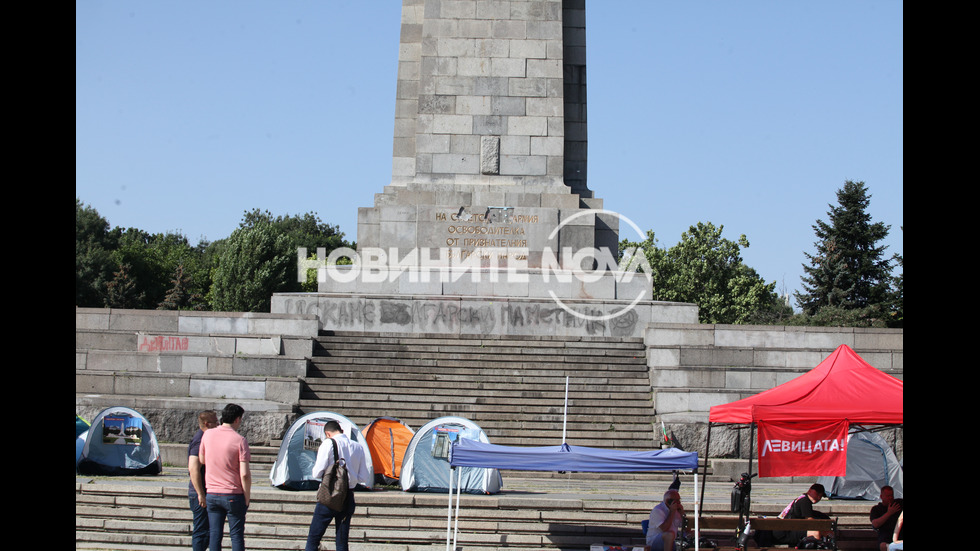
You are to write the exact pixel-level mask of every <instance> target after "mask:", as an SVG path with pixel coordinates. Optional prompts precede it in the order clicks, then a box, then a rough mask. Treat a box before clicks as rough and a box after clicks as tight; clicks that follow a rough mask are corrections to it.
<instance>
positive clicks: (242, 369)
mask: <svg viewBox="0 0 980 551" xmlns="http://www.w3.org/2000/svg"><path fill="white" fill-rule="evenodd" d="M317 332H318V323H317V319H316V318H315V317H313V316H303V315H286V314H261V313H242V312H184V311H160V310H120V309H103V308H76V309H75V410H76V413H78V414H79V415H81V416H82V417H83V418H86V419H92V418H93V417H95V415H96V414H98V413H99V412H100V411H101V410H102V409H104V408H106V407H109V406H125V407H129V408H132V409H135V410H137V411H139V412H140V413H142V414H143V415H144V416H145V417H146V418H147V420H148V421H149V422H150V424H151V425H152V426H153V427H154V429H155V431H156V434H157V438H158V439H160V440H161V441H181V442H183V441H186V440H187V439H188V438H189V437H190V435H193V432H194V430H195V429H196V417H197V413H198V412H199V411H201V410H205V409H214V410H220V409H222V408H223V407H224V406H225V405H227V404H228V403H237V404H239V405H242V406H243V407H244V408H245V409H246V412H247V413H248V417H249V422H248V424H247V428H246V429H243V433H244V434H246V435H247V436H248V437H249V440H250V441H252V442H269V441H272V440H275V439H277V438H279V437H281V435H282V433H283V432H285V430H286V428H288V426H289V424H290V423H291V422H292V420H293V419H294V417H295V413H294V412H295V408H296V405H297V404H298V402H299V395H300V378H301V377H303V376H305V375H306V369H307V364H308V362H309V358H310V357H311V356H312V355H313V344H314V339H315V338H316V335H317Z"/></svg>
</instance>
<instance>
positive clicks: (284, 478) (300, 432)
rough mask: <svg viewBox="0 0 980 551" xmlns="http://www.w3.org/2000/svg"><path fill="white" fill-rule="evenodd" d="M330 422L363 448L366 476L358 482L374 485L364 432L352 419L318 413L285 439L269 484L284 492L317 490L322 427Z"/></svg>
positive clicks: (360, 475) (294, 426) (307, 417)
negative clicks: (314, 469)
mask: <svg viewBox="0 0 980 551" xmlns="http://www.w3.org/2000/svg"><path fill="white" fill-rule="evenodd" d="M327 421H337V423H339V424H340V428H341V429H343V431H344V434H346V435H347V437H348V438H350V439H351V441H352V442H354V443H356V444H359V445H360V446H361V447H363V448H364V460H365V464H366V466H365V472H361V473H356V476H357V479H358V480H362V481H370V482H368V484H371V483H372V482H373V481H374V465H373V464H372V462H371V452H370V450H368V448H367V444H366V443H365V442H364V437H363V436H362V435H361V431H360V430H359V429H358V428H357V425H355V424H354V423H353V422H351V420H350V419H348V418H346V417H344V416H343V415H340V414H339V413H333V412H330V411H318V412H315V413H309V414H306V415H304V416H302V417H300V418H299V419H297V420H296V421H295V422H293V424H292V425H291V426H290V427H289V430H287V431H286V435H285V436H283V439H282V444H280V445H279V454H278V455H277V456H276V461H275V463H273V464H272V470H271V471H270V472H269V480H270V481H271V482H272V485H273V486H275V487H276V488H281V489H283V490H316V489H317V488H318V487H319V486H320V481H319V480H317V479H315V478H313V476H312V475H313V464H314V463H315V462H316V452H317V450H319V448H320V443H321V442H323V438H324V434H323V425H324V423H326V422H327Z"/></svg>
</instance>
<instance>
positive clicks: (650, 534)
mask: <svg viewBox="0 0 980 551" xmlns="http://www.w3.org/2000/svg"><path fill="white" fill-rule="evenodd" d="M683 525H684V506H683V505H681V494H680V493H678V492H677V490H667V492H666V493H665V494H664V500H663V502H662V503H658V504H657V505H656V507H654V508H653V510H652V511H650V524H649V525H648V526H647V545H648V546H650V549H651V550H652V551H674V543H675V542H676V541H678V540H679V539H682V538H683V534H682V527H683ZM679 536H680V537H679Z"/></svg>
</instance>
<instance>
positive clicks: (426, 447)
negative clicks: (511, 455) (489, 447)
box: [399, 417, 503, 494]
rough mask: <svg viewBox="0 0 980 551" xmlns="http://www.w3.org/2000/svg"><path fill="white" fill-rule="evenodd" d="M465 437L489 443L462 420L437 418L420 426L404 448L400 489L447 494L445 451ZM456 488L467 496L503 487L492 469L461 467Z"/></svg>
mask: <svg viewBox="0 0 980 551" xmlns="http://www.w3.org/2000/svg"><path fill="white" fill-rule="evenodd" d="M460 438H468V439H470V440H476V441H479V442H484V443H488V444H489V443H490V440H489V439H487V435H486V433H484V432H483V429H481V428H480V427H479V426H477V424H476V423H474V422H473V421H470V420H469V419H466V418H464V417H440V418H438V419H434V420H432V421H429V422H428V423H426V424H425V425H423V426H422V428H420V429H419V430H418V431H416V432H415V435H414V436H412V440H411V442H409V443H408V447H407V448H406V449H405V459H404V461H403V462H402V471H401V477H400V478H399V480H400V482H401V486H402V490H404V491H406V492H448V491H449V452H450V448H451V446H452V444H453V442H457V441H459V439H460ZM457 474H458V476H459V477H460V482H459V483H458V484H459V485H458V486H457V487H458V488H461V491H463V492H466V493H470V494H495V493H497V492H499V491H500V488H501V487H502V486H503V480H502V479H501V478H500V473H499V472H498V471H497V470H496V469H485V468H480V467H462V468H461V469H460V471H459V473H457Z"/></svg>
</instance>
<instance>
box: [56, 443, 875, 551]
mask: <svg viewBox="0 0 980 551" xmlns="http://www.w3.org/2000/svg"><path fill="white" fill-rule="evenodd" d="M253 469H254V472H255V479H256V483H255V484H254V486H253V490H252V504H251V506H250V508H249V513H248V519H247V524H246V539H245V541H246V546H247V548H248V549H261V550H264V551H295V550H299V549H302V548H303V545H304V542H305V539H306V532H307V529H308V526H309V521H310V518H311V516H312V511H313V502H314V499H315V497H314V492H312V491H305V492H287V491H282V490H278V489H275V488H272V487H270V486H268V485H263V484H262V482H263V481H264V480H268V478H267V476H268V464H267V463H257V462H253ZM542 474H544V475H545V476H546V477H545V478H536V477H537V476H538V473H535V474H528V473H517V472H512V471H505V472H504V473H503V477H504V486H505V488H504V491H503V492H501V493H500V494H498V495H493V496H477V495H463V496H462V502H461V505H460V508H459V523H458V532H457V534H456V536H455V537H456V538H457V549H464V550H467V551H491V550H497V549H519V550H526V551H536V550H542V551H543V550H548V551H555V550H567V551H585V550H588V549H589V548H590V546H591V545H592V544H595V543H602V542H610V543H616V544H635V545H641V544H642V535H641V530H640V522H641V521H642V520H643V519H645V518H647V517H648V516H649V512H650V508H651V507H652V506H653V505H654V504H655V503H656V501H658V500H659V499H660V497H659V495H658V494H661V493H662V489H663V488H664V487H665V486H666V485H667V484H668V477H667V476H665V475H635V476H626V477H622V476H609V475H593V474H585V473H573V474H566V475H560V476H559V475H555V476H553V477H547V473H542ZM693 490H694V488H693V481H692V478H691V477H690V476H685V477H684V478H683V484H682V490H681V491H682V493H683V494H684V499H685V503H687V507H688V510H689V511H693V504H692V501H693V499H692V498H691V493H692V492H693ZM730 490H731V484H730V483H728V482H724V481H719V480H712V479H710V478H709V482H708V484H707V490H706V496H705V502H704V504H703V507H702V509H703V511H704V514H705V515H709V516H732V513H731V512H730V511H729V502H728V500H729V492H730ZM797 490H799V486H798V485H796V486H787V485H780V484H767V483H757V484H756V487H755V489H754V493H753V496H758V497H757V498H756V497H754V499H753V509H752V512H753V514H759V515H774V514H777V513H778V512H779V510H780V509H782V507H783V506H784V505H785V503H788V502H789V501H790V500H792V499H793V498H794V497H795V495H796V494H797ZM356 499H357V503H358V506H357V512H356V513H355V516H354V520H353V522H352V529H351V546H352V548H354V549H358V550H361V551H389V550H390V551H432V550H441V549H446V535H447V525H448V514H449V510H448V497H447V496H446V494H414V493H406V492H402V491H400V490H395V489H390V488H382V489H377V490H374V491H360V492H358V493H357V495H356ZM871 505H872V504H871V503H868V502H853V501H824V502H821V504H820V505H819V506H818V508H819V509H820V510H822V511H825V512H828V513H830V514H831V515H832V516H834V517H836V518H838V519H839V522H840V525H841V548H842V549H868V550H869V551H870V550H871V549H873V548H874V545H873V540H872V539H871V538H873V532H871V531H870V530H869V529H868V528H867V526H868V524H867V522H868V521H867V514H868V510H869V509H870V507H871ZM692 522H693V519H692ZM226 530H227V527H226ZM703 535H704V536H705V537H709V538H711V539H713V540H714V541H716V542H717V543H718V544H719V545H724V544H726V543H730V540H731V537H732V534H730V533H728V532H727V531H716V532H706V533H704V534H703ZM226 536H227V532H226ZM226 542H227V538H226ZM189 546H190V511H189V509H188V503H187V479H186V471H185V470H184V469H183V468H179V467H172V466H170V467H167V468H166V469H165V471H164V473H163V474H162V475H160V476H157V477H153V478H133V477H121V478H97V479H76V483H75V548H76V549H115V550H120V551H137V550H151V549H152V550H156V551H170V550H177V549H187V548H188V547H189ZM322 548H323V549H329V550H332V549H335V547H334V542H333V530H328V531H327V535H326V537H325V538H324V542H323V547H322Z"/></svg>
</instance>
